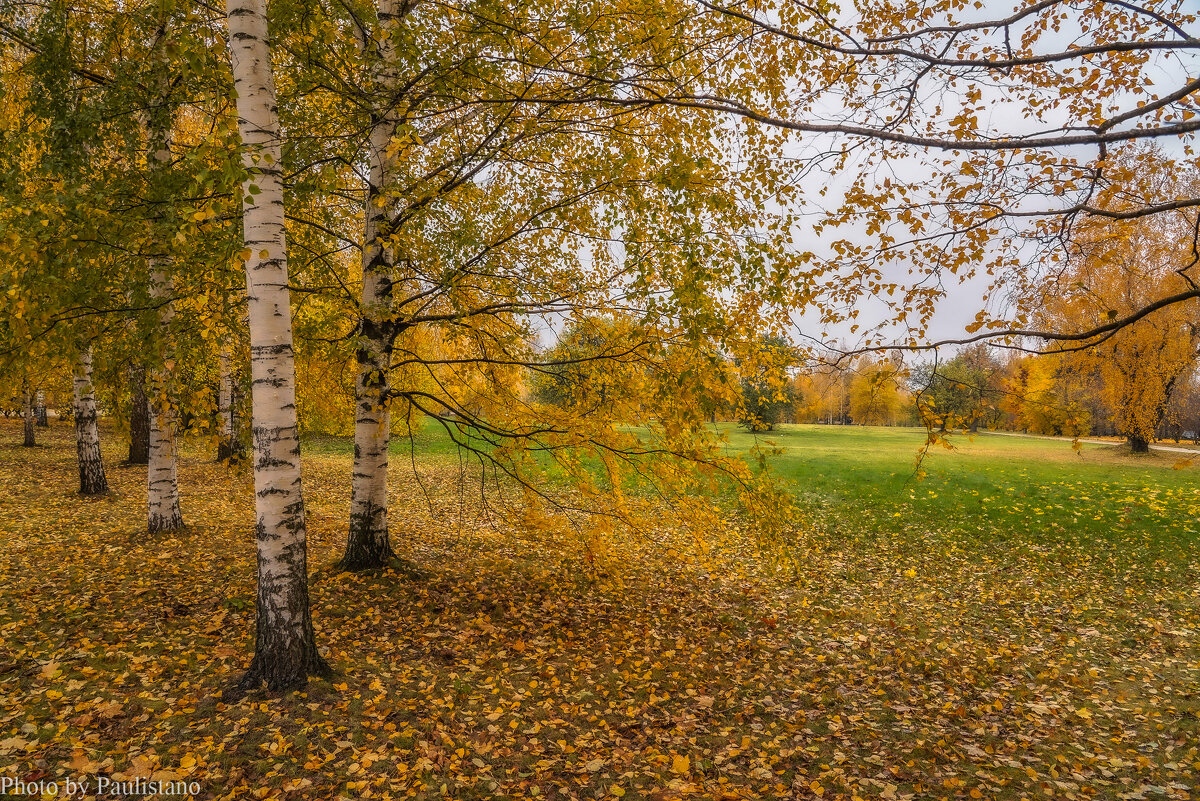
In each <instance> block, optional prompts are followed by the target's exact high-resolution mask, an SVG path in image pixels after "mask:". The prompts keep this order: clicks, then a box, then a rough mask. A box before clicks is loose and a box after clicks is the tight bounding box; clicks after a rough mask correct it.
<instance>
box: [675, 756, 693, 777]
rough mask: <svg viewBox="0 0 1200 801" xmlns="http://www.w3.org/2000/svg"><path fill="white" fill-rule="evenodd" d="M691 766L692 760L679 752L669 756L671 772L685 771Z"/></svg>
mask: <svg viewBox="0 0 1200 801" xmlns="http://www.w3.org/2000/svg"><path fill="white" fill-rule="evenodd" d="M691 766H692V760H690V759H688V758H687V757H685V756H683V755H681V754H676V755H675V756H673V757H672V758H671V772H672V773H687V772H688V769H689V768H691Z"/></svg>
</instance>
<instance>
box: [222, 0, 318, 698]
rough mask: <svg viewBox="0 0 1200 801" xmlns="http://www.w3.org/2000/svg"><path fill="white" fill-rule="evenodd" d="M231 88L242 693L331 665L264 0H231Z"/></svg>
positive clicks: (281, 685)
mask: <svg viewBox="0 0 1200 801" xmlns="http://www.w3.org/2000/svg"><path fill="white" fill-rule="evenodd" d="M226 15H227V20H228V26H229V52H230V58H231V62H232V66H233V79H234V88H235V91H236V93H237V113H238V131H239V133H240V135H241V141H242V164H243V165H244V167H245V169H246V171H247V172H248V173H249V175H248V177H247V178H246V181H245V184H244V185H243V193H244V199H245V204H244V208H243V215H242V224H243V230H244V236H245V246H246V249H245V251H243V256H244V260H245V266H246V295H247V298H248V314H249V327H250V370H251V381H252V403H253V406H252V429H253V442H254V452H253V457H252V458H253V469H254V490H255V511H256V514H257V518H258V522H257V525H256V527H255V543H256V550H257V563H258V595H257V605H256V616H255V643H254V657H253V660H252V661H251V663H250V667H249V669H248V670H247V671H246V674H245V675H244V676H243V677H242V679H241V681H240V683H239V687H240V688H241V689H243V690H245V689H252V688H256V687H258V686H260V685H262V684H264V683H265V684H266V686H267V687H268V688H269V689H272V690H281V689H287V688H293V687H298V686H302V685H303V684H304V683H305V682H306V681H307V678H308V676H310V675H314V674H325V673H327V672H328V671H329V666H328V665H327V664H326V662H325V660H324V658H323V657H322V656H321V655H320V653H319V652H318V651H317V645H316V636H315V634H314V631H313V624H312V616H311V611H310V608H309V599H308V555H307V546H306V529H305V520H304V499H303V495H302V492H301V484H300V441H299V432H298V430H297V421H296V400H295V399H296V390H295V364H294V357H293V352H292V326H291V307H290V300H289V293H288V267H287V244H286V238H285V228H284V205H283V180H282V179H283V176H282V173H281V169H280V168H281V164H280V161H281V152H282V151H281V142H280V129H279V119H278V115H277V111H276V99H275V83H274V77H273V70H272V67H271V48H270V42H269V39H268V32H267V4H266V0H227V3H226Z"/></svg>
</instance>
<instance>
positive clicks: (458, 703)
mask: <svg viewBox="0 0 1200 801" xmlns="http://www.w3.org/2000/svg"><path fill="white" fill-rule="evenodd" d="M105 433H106V435H110V436H108V441H109V443H110V445H109V446H107V449H106V451H105V457H106V461H107V463H108V466H109V477H110V481H111V483H112V485H113V492H112V493H111V494H110V495H109V496H107V497H104V498H99V499H82V498H80V497H79V496H78V495H77V494H76V493H75V488H76V484H75V482H76V477H75V473H74V461H73V459H74V449H73V445H72V442H71V438H70V437H71V431H70V429H69V427H67V426H66V425H61V424H56V425H55V426H54V427H53V428H52V429H50V430H49V431H48V432H47V431H39V434H40V435H41V437H42V442H43V443H44V444H43V445H42V446H40V447H37V448H33V449H25V448H21V447H19V442H20V439H19V430H18V428H17V424H16V423H15V422H4V423H3V424H2V425H0V552H2V553H3V559H0V780H2V779H4V778H5V777H12V778H20V779H22V780H25V781H28V782H32V781H39V780H40V781H42V782H50V781H57V782H59V783H60V786H63V783H64V782H65V780H66V779H68V778H70V779H72V780H74V781H76V782H79V781H86V782H89V784H90V786H92V787H93V788H94V787H95V786H96V785H97V782H98V780H99V779H100V778H101V777H104V778H107V779H110V780H122V781H126V782H128V781H135V780H143V781H184V782H188V783H189V786H190V787H191V788H193V789H195V790H197V792H196V793H195V796H196V797H198V798H205V799H212V798H229V799H235V798H236V799H241V798H278V797H282V798H295V799H302V798H303V799H309V798H313V799H332V798H410V797H416V798H426V799H440V798H454V799H472V798H513V799H515V798H522V799H525V798H545V799H566V798H576V799H584V798H625V799H643V798H645V799H660V800H661V799H677V798H679V799H681V798H708V799H726V801H729V800H731V799H758V798H797V799H854V798H862V799H908V798H913V799H943V798H945V799H950V798H997V799H1022V798H1028V799H1042V798H1101V799H1159V798H1176V799H1186V798H1196V797H1200V782H1198V781H1197V779H1196V777H1197V776H1198V775H1200V720H1198V714H1200V597H1198V596H1200V534H1198V529H1200V484H1198V482H1197V477H1198V475H1200V468H1197V467H1196V466H1194V465H1191V464H1188V463H1186V462H1183V461H1181V460H1180V459H1179V458H1178V457H1179V455H1178V454H1169V455H1167V454H1152V455H1150V456H1148V457H1133V456H1130V455H1127V454H1125V453H1123V452H1122V450H1121V449H1120V448H1118V447H1112V446H1090V445H1089V446H1084V447H1083V449H1082V450H1081V451H1079V452H1076V451H1075V450H1073V449H1072V448H1071V445H1070V443H1062V442H1052V441H1039V440H1022V439H1017V438H1007V437H1004V438H1002V437H991V438H989V437H986V436H981V437H977V438H975V439H973V440H970V439H967V438H961V439H958V440H955V443H956V448H955V449H954V450H945V449H942V448H940V447H938V448H935V449H934V450H933V451H932V452H931V453H930V454H929V455H928V457H927V458H926V459H925V460H924V462H923V463H922V465H921V472H923V473H924V477H923V478H921V479H918V478H917V477H916V476H915V472H916V469H915V465H914V457H915V455H916V452H917V449H918V447H919V446H920V445H921V443H922V441H923V435H922V434H921V433H919V432H914V431H905V430H888V429H860V428H851V427H846V428H842V427H816V426H796V427H784V428H783V429H782V430H781V431H779V432H775V433H774V434H772V435H770V437H769V439H770V440H772V441H773V443H774V446H775V447H777V448H778V449H779V453H778V454H776V455H775V456H773V457H771V462H772V465H773V468H774V470H775V472H776V474H777V475H778V476H779V478H780V479H781V481H783V482H784V485H785V486H786V487H788V488H789V491H791V492H793V493H794V494H795V496H796V498H797V500H798V507H797V512H796V520H795V527H794V528H795V531H794V532H793V533H792V534H791V535H790V536H791V539H790V540H789V541H788V542H787V543H785V544H784V546H783V547H784V548H785V549H786V551H787V555H788V556H790V557H791V558H790V559H781V558H779V557H780V554H779V553H778V552H777V551H775V550H773V551H772V552H770V553H764V552H762V551H761V550H760V549H759V547H758V546H757V545H756V544H755V543H753V542H750V541H748V540H745V539H743V538H739V535H738V533H737V531H736V530H725V529H727V528H728V527H724V526H720V525H718V524H715V525H717V527H718V528H721V529H722V531H721V532H720V533H717V532H707V533H706V532H698V531H695V530H684V528H675V527H672V526H670V525H665V524H664V525H662V526H659V527H656V528H647V529H646V530H639V531H626V530H621V529H617V530H615V531H614V532H613V533H612V534H611V536H610V537H609V539H608V541H607V543H606V544H605V546H604V548H603V549H597V547H596V546H595V543H594V542H592V541H589V542H588V543H584V542H583V541H581V538H580V537H578V536H575V535H572V534H570V533H562V532H560V531H556V530H553V529H546V528H544V527H540V526H527V525H523V524H522V521H521V518H520V515H519V514H517V513H516V512H515V511H513V509H510V508H507V507H506V506H505V504H504V503H488V504H485V503H482V502H481V501H480V485H479V483H478V480H477V479H472V477H471V475H470V473H466V474H464V473H462V472H461V471H460V465H459V462H458V460H457V459H455V458H454V455H453V453H452V452H450V450H449V449H448V447H447V446H446V444H445V443H444V442H439V441H437V440H436V438H434V437H433V435H432V434H430V433H429V431H425V432H424V433H422V434H421V436H420V437H419V438H418V441H417V443H416V445H417V447H416V448H415V449H413V451H412V453H413V454H415V456H412V457H410V450H409V448H408V447H407V446H404V445H401V444H398V445H397V446H396V451H395V454H396V456H395V458H394V460H393V473H394V475H393V496H392V504H393V510H394V513H393V530H394V532H395V537H396V540H397V543H396V545H397V549H398V551H399V552H400V555H401V556H402V557H404V559H405V560H407V562H409V563H411V564H413V565H416V566H417V568H418V570H410V569H407V568H404V567H401V566H398V567H397V569H395V570H389V571H386V572H382V573H373V574H366V575H344V574H336V573H334V572H332V571H331V570H330V565H331V564H332V563H333V562H334V561H335V560H336V558H337V556H338V555H339V552H340V549H341V545H342V543H343V540H344V530H345V523H344V521H345V517H346V512H347V509H348V504H349V498H348V493H349V473H350V461H349V450H350V448H349V444H348V443H347V442H346V441H345V440H338V439H332V438H325V439H319V440H317V439H314V440H310V441H309V442H307V443H306V446H305V454H306V458H305V482H306V483H305V492H306V497H307V501H308V504H309V506H308V508H309V524H310V562H311V566H312V569H313V588H312V598H313V605H314V614H315V619H316V626H317V629H318V638H319V641H320V643H321V645H322V647H323V648H324V649H325V650H326V652H327V655H328V657H329V660H330V662H331V663H332V665H333V666H334V668H335V669H336V670H337V671H338V673H337V675H336V676H334V677H333V678H332V679H331V680H328V681H326V680H314V681H312V682H311V683H310V685H309V687H308V688H307V690H306V691H305V692H301V693H286V694H278V695H271V694H257V695H255V694H252V695H250V696H247V697H245V698H243V699H241V700H239V701H237V702H233V703H223V702H221V701H220V700H219V698H220V693H221V691H222V690H223V689H224V688H226V687H228V686H229V685H230V684H231V683H232V682H234V681H235V680H236V679H237V677H238V675H239V671H240V669H242V668H244V667H245V665H246V664H247V661H248V655H249V653H250V648H251V633H252V632H251V624H252V612H253V609H252V604H253V598H254V592H253V545H252V542H251V538H250V532H251V529H252V524H253V511H252V502H253V496H252V492H251V486H250V478H249V476H248V475H247V474H246V473H245V472H238V471H231V470H229V469H228V468H225V467H222V466H219V465H215V464H213V463H211V462H210V461H208V457H207V455H206V454H205V453H202V452H201V451H200V450H198V449H196V450H191V449H187V450H185V458H184V460H183V463H182V465H181V473H180V481H181V486H182V492H183V503H184V514H185V518H186V520H187V521H188V523H189V524H190V525H189V527H188V528H187V529H186V530H185V531H183V532H180V533H177V534H173V535H164V536H154V537H148V536H146V535H145V534H144V532H143V528H142V526H143V515H144V508H143V504H144V487H143V483H144V480H145V473H144V469H143V468H136V467H126V468H121V467H117V466H116V465H117V461H118V459H119V457H120V454H119V453H118V449H117V445H116V437H115V436H111V432H107V431H106V432H105ZM751 444H752V442H751V439H750V437H749V436H748V435H745V434H736V433H735V434H733V436H732V437H731V445H730V447H731V448H733V449H734V450H744V449H748V448H749V447H750V445H751ZM556 491H557V490H556ZM564 491H565V490H564ZM668 519H669V518H668V517H664V518H663V520H668ZM143 786H145V785H143Z"/></svg>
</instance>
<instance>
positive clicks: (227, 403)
mask: <svg viewBox="0 0 1200 801" xmlns="http://www.w3.org/2000/svg"><path fill="white" fill-rule="evenodd" d="M219 370H220V383H219V385H218V387H217V420H218V424H219V426H220V428H219V430H218V433H217V461H218V462H225V463H227V464H233V463H234V462H238V461H241V457H242V455H243V454H242V448H241V443H239V442H238V437H237V428H236V426H235V421H234V413H233V406H234V391H233V368H232V366H231V364H230V359H229V351H228V350H226V349H224V348H222V349H221V356H220V365H219Z"/></svg>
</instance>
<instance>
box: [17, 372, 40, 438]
mask: <svg viewBox="0 0 1200 801" xmlns="http://www.w3.org/2000/svg"><path fill="white" fill-rule="evenodd" d="M21 414H22V416H23V417H24V418H25V442H24V443H23V444H24V445H25V447H26V448H32V447H34V446H35V445H37V440H35V439H34V437H33V393H32V392H30V391H29V385H28V384H26V385H25V386H24V387H23V390H22V399H21Z"/></svg>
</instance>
